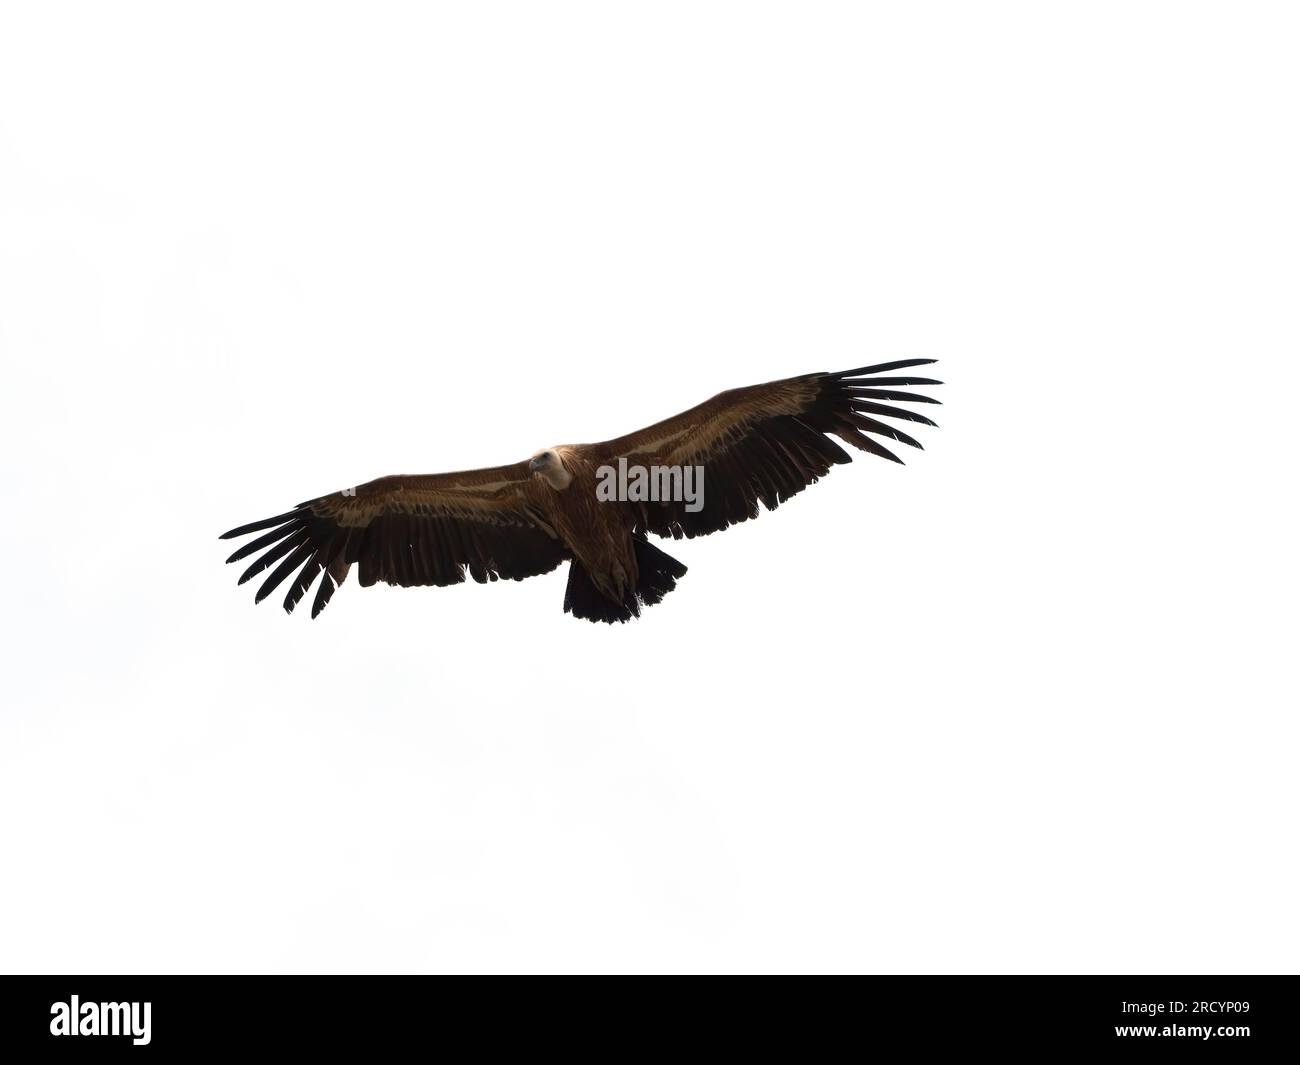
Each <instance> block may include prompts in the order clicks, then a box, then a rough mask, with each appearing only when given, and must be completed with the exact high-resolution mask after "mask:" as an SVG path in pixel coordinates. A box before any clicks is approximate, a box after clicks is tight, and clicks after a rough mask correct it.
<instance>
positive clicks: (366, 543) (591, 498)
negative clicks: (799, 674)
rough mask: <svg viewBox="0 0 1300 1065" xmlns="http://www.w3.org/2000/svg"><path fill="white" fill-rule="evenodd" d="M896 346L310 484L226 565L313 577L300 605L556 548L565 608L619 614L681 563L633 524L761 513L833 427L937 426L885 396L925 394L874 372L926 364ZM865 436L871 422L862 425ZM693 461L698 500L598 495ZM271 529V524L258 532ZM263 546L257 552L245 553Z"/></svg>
mask: <svg viewBox="0 0 1300 1065" xmlns="http://www.w3.org/2000/svg"><path fill="white" fill-rule="evenodd" d="M933 361H934V360H933V359H905V360H902V361H899V362H890V363H882V364H881V365H879V366H865V367H861V368H859V369H856V370H847V371H845V372H843V373H837V374H828V373H815V374H805V375H804V376H802V377H790V378H786V379H785V380H781V381H772V382H769V383H768V384H762V385H751V386H749V387H748V388H736V389H732V390H731V391H728V392H723V393H721V394H719V395H717V396H714V397H713V398H712V399H711V400H709V401H707V402H706V403H701V404H700V405H699V406H698V407H692V408H691V409H690V410H688V411H685V412H683V413H682V414H679V415H677V416H676V417H675V418H669V419H667V420H666V421H662V422H658V423H656V424H655V425H651V426H649V427H647V428H645V429H642V430H640V431H639V432H636V433H632V434H631V435H629V436H623V437H619V438H618V439H616V440H607V441H605V442H604V443H600V444H575V445H564V446H560V447H554V448H548V449H546V450H544V451H541V452H538V453H537V455H535V456H534V457H533V458H532V460H531V461H527V462H517V463H515V464H514V465H511V466H495V467H492V468H489V469H482V470H469V471H466V472H463V473H439V474H430V475H417V476H395V477H381V478H379V479H378V480H377V481H370V482H369V483H367V484H363V485H359V486H358V487H356V488H354V489H345V490H343V491H341V492H334V493H332V494H330V495H324V496H319V497H318V498H316V499H310V500H308V501H307V502H305V503H301V504H299V505H298V506H297V507H295V508H294V509H293V510H291V511H287V512H286V513H284V514H280V515H277V516H276V517H274V518H267V519H265V520H263V521H257V522H253V523H251V524H249V525H243V526H240V527H239V528H237V529H231V530H230V531H229V532H227V533H224V534H223V535H222V539H229V538H231V537H236V536H245V535H247V534H249V533H263V535H261V536H259V537H257V538H256V539H254V540H252V541H251V542H249V543H247V544H245V545H244V546H243V547H241V548H240V549H239V550H238V551H236V552H235V553H234V554H233V555H231V556H230V558H228V559H227V560H226V561H227V562H238V561H240V560H242V559H245V558H248V557H250V556H253V555H256V556H257V557H256V558H255V560H254V561H253V562H252V563H251V564H250V565H249V566H248V568H247V569H246V570H245V571H244V573H243V576H241V577H240V579H239V583H240V584H243V583H244V582H245V581H247V580H250V579H252V578H253V577H255V576H257V575H259V574H261V573H263V572H265V571H267V570H270V571H271V572H270V574H269V575H268V576H267V577H266V578H264V580H263V583H262V586H261V587H260V588H259V589H258V592H257V601H258V602H261V601H262V600H263V599H265V598H266V597H267V596H268V595H270V594H271V592H273V591H274V590H275V589H276V588H277V587H279V586H280V585H281V584H284V583H285V581H286V580H287V581H288V591H287V594H286V595H285V598H284V608H285V610H289V611H292V610H293V608H294V607H295V606H297V604H298V602H299V601H300V600H301V599H302V598H303V597H304V596H305V595H306V594H307V592H308V591H309V590H310V588H311V586H312V583H313V582H315V581H317V578H319V583H318V584H317V586H316V593H315V596H314V598H313V600H312V609H311V616H312V617H315V616H316V615H317V614H319V613H320V612H321V611H322V610H323V609H325V605H326V604H327V603H328V602H329V600H330V597H331V596H332V595H333V594H334V590H335V588H337V587H338V586H339V585H340V584H342V583H343V582H344V580H346V579H347V576H348V573H349V572H350V571H351V569H352V567H353V566H356V567H357V572H358V579H359V581H360V583H361V584H362V586H363V587H364V586H366V585H370V584H374V583H375V582H376V581H385V582H387V583H388V584H397V585H401V586H402V587H410V586H411V585H419V584H438V585H446V584H459V583H460V582H462V581H463V580H464V579H465V575H466V573H468V574H469V575H470V576H471V577H473V578H474V580H476V581H478V582H479V583H484V582H486V581H489V580H497V579H498V578H501V577H507V578H510V579H511V580H523V579H524V578H525V577H533V576H536V575H537V574H540V573H549V572H550V571H551V570H553V569H555V567H556V566H558V565H559V564H560V563H561V562H564V561H565V560H566V559H567V560H569V583H568V587H567V589H566V591H565V597H564V609H565V611H568V612H572V613H573V614H574V615H575V616H577V617H581V618H587V619H588V620H591V621H605V622H614V621H627V620H629V619H630V618H633V617H638V616H640V608H641V607H642V606H649V605H653V604H654V603H657V602H659V600H660V599H662V598H663V597H664V596H665V595H667V594H668V592H670V591H672V590H673V589H674V588H675V587H676V586H677V579H678V578H679V577H681V576H682V575H683V574H684V573H685V572H686V567H685V566H683V565H682V564H681V563H680V562H678V561H677V560H676V559H674V558H671V557H669V556H668V555H666V554H664V552H662V551H660V550H659V549H658V548H657V547H655V546H654V545H652V544H651V543H650V542H649V541H648V540H647V539H646V536H647V534H648V533H654V534H655V535H657V536H671V537H672V538H674V539H681V538H682V537H687V538H690V537H695V536H705V535H707V534H709V533H712V532H717V531H718V530H720V529H725V528H726V527H727V526H728V525H733V524H735V523H737V522H742V521H746V520H747V519H749V518H756V517H758V513H759V504H760V503H761V504H762V505H763V506H765V507H767V509H768V510H775V509H776V507H777V506H778V505H779V504H780V503H783V502H785V500H787V499H789V498H790V497H791V496H792V495H795V494H796V493H798V492H801V491H803V489H804V488H806V487H807V486H808V485H810V484H812V483H813V482H815V481H816V480H817V479H818V478H819V477H824V476H825V475H826V474H827V473H829V472H830V468H831V467H832V466H834V465H837V464H839V463H844V462H849V461H850V458H849V455H848V453H847V452H846V451H845V450H844V449H843V448H841V447H840V446H839V445H838V444H837V443H836V442H835V441H834V440H832V439H830V437H832V436H833V437H836V438H838V439H839V440H842V441H844V442H845V443H847V444H850V445H852V446H853V447H855V448H857V449H858V450H860V451H866V452H868V453H870V454H873V455H878V456H880V457H881V458H886V459H890V460H892V461H894V462H901V461H902V460H901V459H899V458H898V457H897V456H896V455H894V454H893V453H892V452H891V451H890V450H888V449H887V448H886V447H885V446H884V445H883V444H881V443H880V442H879V441H878V440H877V439H876V437H878V436H879V437H884V438H886V439H889V440H894V441H898V442H900V443H903V444H908V445H910V446H912V447H918V448H919V447H920V446H921V445H920V444H919V443H917V441H915V440H913V439H912V437H910V436H908V435H907V434H906V433H904V432H903V431H902V430H900V429H897V428H895V427H894V426H893V425H890V424H887V423H886V422H882V421H880V420H879V418H882V417H884V418H891V419H895V420H903V421H911V422H919V423H921V424H924V425H933V424H934V423H933V422H932V421H930V419H929V418H926V417H925V416H924V415H921V414H917V413H916V412H914V411H911V410H907V409H906V408H903V407H897V406H893V405H892V404H894V403H937V402H938V400H935V399H932V398H931V397H929V396H924V395H920V394H918V393H914V392H904V391H897V389H898V388H903V387H908V386H915V385H937V384H939V383H940V382H938V381H934V380H931V379H929V378H925V377H914V376H911V375H904V376H881V375H885V374H889V373H891V372H892V371H897V370H906V369H910V368H912V367H915V366H922V365H925V364H927V363H931V362H933ZM868 434H871V435H868ZM620 459H622V460H625V461H626V462H627V463H629V464H635V465H638V466H642V467H652V466H658V467H667V466H672V467H688V466H694V467H699V468H700V469H702V470H703V499H702V505H701V506H699V507H698V508H693V507H691V506H689V505H688V502H687V501H685V500H677V501H672V500H669V501H659V502H652V501H649V500H638V501H621V502H620V501H605V500H602V499H600V498H598V493H597V485H598V479H599V477H600V472H599V471H600V470H601V468H602V467H612V466H614V465H616V464H617V463H618V462H619V460H620ZM266 530H269V531H266ZM258 552H261V554H258Z"/></svg>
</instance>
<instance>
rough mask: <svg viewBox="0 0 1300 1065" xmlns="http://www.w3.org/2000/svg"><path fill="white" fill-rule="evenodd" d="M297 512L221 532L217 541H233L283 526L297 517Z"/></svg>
mask: <svg viewBox="0 0 1300 1065" xmlns="http://www.w3.org/2000/svg"><path fill="white" fill-rule="evenodd" d="M297 515H298V511H297V510H291V511H289V512H288V513H287V514H277V515H276V516H275V517H274V518H263V519H262V520H261V521H253V522H249V523H248V524H247V525H241V526H239V528H237V529H231V530H230V531H229V532H223V533H222V534H221V535H220V536H218V537H217V539H218V540H233V539H234V538H235V537H236V536H247V535H248V534H249V533H252V532H261V531H262V530H263V529H269V528H271V527H272V526H273V525H283V524H284V523H285V522H286V521H290V520H292V519H293V518H295V517H297Z"/></svg>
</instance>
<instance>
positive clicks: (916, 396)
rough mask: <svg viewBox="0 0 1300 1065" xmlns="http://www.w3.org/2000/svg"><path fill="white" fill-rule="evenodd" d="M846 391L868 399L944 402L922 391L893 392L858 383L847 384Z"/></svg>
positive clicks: (897, 401)
mask: <svg viewBox="0 0 1300 1065" xmlns="http://www.w3.org/2000/svg"><path fill="white" fill-rule="evenodd" d="M843 387H844V391H845V392H847V393H848V394H849V395H851V396H865V397H866V398H867V399H892V400H893V401H894V402H895V403H942V402H943V401H942V400H938V399H935V398H934V397H933V396H923V395H921V393H920V392H893V391H891V390H889V389H887V388H862V387H860V386H858V385H845V386H843Z"/></svg>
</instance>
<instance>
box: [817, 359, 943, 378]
mask: <svg viewBox="0 0 1300 1065" xmlns="http://www.w3.org/2000/svg"><path fill="white" fill-rule="evenodd" d="M938 361H939V360H938V359H896V360H895V361H894V362H878V363H876V365H875V366H859V367H858V368H857V369H856V370H844V371H842V372H841V373H837V374H835V375H834V376H836V377H860V376H862V375H863V374H869V373H885V372H886V371H887V370H905V369H907V368H908V367H909V366H929V365H930V364H931V363H933V362H938Z"/></svg>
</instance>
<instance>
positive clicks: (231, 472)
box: [0, 2, 1300, 972]
mask: <svg viewBox="0 0 1300 1065" xmlns="http://www.w3.org/2000/svg"><path fill="white" fill-rule="evenodd" d="M1297 29H1298V26H1297V23H1296V16H1295V14H1294V8H1293V7H1290V8H1288V5H1283V4H1278V5H1265V4H1248V5H1242V4H1218V5H1215V4H1134V3H1123V4H1079V5H1075V6H1072V7H1067V6H1066V5H1059V4H1057V5H1040V4H1033V3H1024V4H993V5H968V4H916V3H909V4H896V5H894V4H890V5H866V4H846V5H829V4H826V5H809V4H804V3H800V4H701V3H698V2H692V3H689V4H666V3H658V4H654V5H629V4H608V3H592V4H567V5H565V4H547V5H537V4H518V5H515V4H489V3H478V4H473V5H455V6H452V5H441V6H435V5H428V4H419V5H410V6H385V5H376V4H364V5H362V4H355V5H338V4H334V5H324V4H310V5H308V4H303V5H290V4H280V5H268V4H264V3H259V4H248V5H238V4H221V5H210V6H208V7H207V9H206V10H200V9H199V7H198V5H171V4H151V5H145V4H116V5H111V6H109V5H99V4H86V5H68V4H41V5H35V4H31V5H7V6H6V7H5V8H4V13H3V16H2V17H0V357H2V358H3V389H2V391H0V445H2V446H0V475H2V476H3V483H4V486H5V492H4V498H5V505H4V515H5V520H4V521H3V523H0V547H2V548H3V551H4V556H5V558H6V559H7V560H8V566H7V568H6V578H5V582H6V583H5V592H4V596H3V607H2V608H0V626H2V631H0V656H2V659H3V670H4V675H3V694H4V702H3V709H2V711H0V861H2V862H3V876H2V877H0V967H3V969H5V970H17V971H29V970H30V971H51V972H53V971H119V970H122V971H173V970H175V971H259V972H260V971H295V972H297V971H311V972H315V971H358V970H359V971H372V970H376V971H389V970H396V971H423V970H473V971H494V970H510V971H516V970H523V971H538V970H542V971H553V970H559V971H574V970H617V971H621V970H638V971H639V970H656V971H657V970H667V971H680V970H685V971H699V970H724V971H734V970H739V971H766V970H817V971H821V970H832V971H841V970H844V971H849V970H852V971H892V972H922V971H942V972H984V971H991V972H1011V971H1047V972H1060V971H1064V972H1071V971H1074V972H1093V971H1116V972H1214V971H1220V972H1239V971H1295V969H1296V966H1297V958H1298V952H1297V948H1298V947H1300V917H1298V916H1297V909H1296V906H1295V900H1296V898H1297V896H1298V895H1300V859H1298V858H1297V854H1296V844H1295V827H1296V814H1297V800H1298V799H1300V783H1298V781H1297V772H1296V762H1297V741H1298V740H1300V726H1298V725H1297V720H1296V712H1297V708H1298V700H1297V691H1296V675H1295V649H1296V637H1297V626H1296V602H1297V591H1300V589H1298V587H1297V584H1298V582H1297V572H1296V552H1295V544H1296V542H1297V531H1298V530H1297V522H1296V513H1295V493H1296V487H1295V485H1296V475H1295V461H1294V460H1295V457H1296V443H1295V430H1294V425H1295V413H1294V405H1295V394H1296V389H1297V385H1300V372H1298V371H1297V361H1296V359H1297V354H1298V348H1300V344H1298V343H1297V329H1296V302H1295V300H1296V294H1297V291H1300V289H1298V283H1300V268H1298V267H1297V246H1298V238H1300V224H1298V222H1300V218H1298V213H1300V212H1298V210H1297V203H1298V200H1297V189H1300V165H1298V160H1297V147H1296V136H1295V132H1296V100H1297V99H1298V98H1300V75H1298V74H1297V67H1296V64H1295V54H1296V46H1297ZM908 356H932V357H937V358H939V359H940V360H941V363H940V365H939V366H938V367H937V368H936V376H939V377H942V378H943V379H944V380H945V381H946V382H947V384H946V385H945V386H944V387H943V388H942V389H941V390H940V393H941V395H942V398H943V400H944V401H945V404H946V405H945V406H944V407H942V408H939V409H938V415H937V416H938V419H939V421H940V422H941V425H942V428H941V429H939V430H937V431H935V430H923V431H922V432H921V433H920V434H918V435H920V436H922V437H923V439H924V443H925V444H926V446H927V450H926V451H925V452H924V453H915V452H914V453H910V454H908V455H906V456H905V457H906V458H907V460H908V465H907V466H906V467H894V466H891V465H890V464H887V463H884V462H880V461H877V460H874V459H871V458H869V457H867V456H862V457H861V460H860V461H855V462H854V464H853V465H852V466H849V467H845V468H839V469H836V470H835V472H834V474H833V476H831V477H830V478H829V479H828V480H827V481H826V482H824V483H822V484H818V485H816V486H814V487H813V488H811V489H809V490H808V491H807V492H806V493H805V494H803V495H801V496H799V497H798V498H797V499H796V500H794V501H792V502H791V503H789V504H787V505H786V506H784V507H782V508H781V510H779V511H778V512H777V513H775V514H771V515H768V514H765V515H764V516H763V517H762V518H760V520H759V521H757V522H755V523H752V524H748V525H745V526H742V527H740V528H737V529H732V530H729V531H728V532H726V533H724V534H721V535H716V536H712V537H709V538H707V539H701V540H697V541H693V542H682V543H676V544H671V545H667V546H668V550H669V551H670V553H672V554H673V555H675V556H676V557H678V558H680V559H681V560H682V561H683V562H685V563H686V564H687V565H688V566H690V573H689V574H688V575H687V576H686V578H685V579H684V580H683V581H682V582H681V583H680V585H679V587H678V590H677V591H676V592H674V593H673V594H672V595H671V596H670V597H669V598H668V599H667V600H666V601H665V602H664V603H663V604H662V605H660V606H658V607H655V608H653V609H651V610H649V611H648V612H647V613H646V615H645V616H644V617H643V618H642V620H640V621H639V622H636V623H634V624H631V625H627V626H622V627H614V628H607V627H603V626H601V627H597V626H594V625H590V624H587V623H583V622H578V621H575V620H574V619H572V618H570V617H568V616H565V615H564V614H562V613H561V602H562V599H563V591H564V576H563V574H562V573H556V574H552V575H550V576H547V577H543V578H537V579H534V580H531V581H528V582H525V583H522V584H516V583H502V584H496V585H492V586H488V587H479V586H477V585H474V584H468V585H465V586H460V587H456V588H450V589H407V590H404V589H389V588H372V589H364V590H363V589H361V588H360V587H359V585H357V583H356V582H355V579H353V580H350V581H349V582H348V583H347V584H346V585H345V586H344V587H343V588H342V589H340V591H339V592H338V594H337V595H336V596H335V598H334V600H333V601H332V603H331V604H330V607H329V609H328V610H327V611H326V612H325V614H324V615H323V616H322V617H321V618H320V619H319V620H317V621H315V622H312V621H310V620H309V619H308V616H307V610H306V605H309V604H305V605H304V607H303V608H301V609H300V610H299V612H297V613H295V615H294V616H293V617H286V616H285V615H284V613H283V612H282V611H281V610H280V608H279V605H278V597H277V598H275V599H272V600H271V601H268V602H267V603H264V604H262V605H261V606H259V607H254V605H253V602H252V599H253V592H254V589H255V586H254V585H248V586H245V587H243V588H237V587H236V586H235V580H236V577H237V576H238V570H237V568H236V567H233V566H230V567H227V566H224V565H223V560H224V558H225V557H226V555H227V554H228V553H229V552H230V551H231V550H232V545H231V544H229V543H222V542H218V541H217V539H216V536H217V534H218V533H220V532H221V531H222V530H224V529H227V528H229V527H231V526H233V525H236V524H239V523H242V522H247V521H252V520H254V519H257V518H261V517H265V516H268V515H270V514H273V513H278V512H280V511H282V510H284V509H286V508H287V507H289V506H292V505H293V504H295V503H297V502H298V501H299V500H301V499H304V498H307V497H310V496H314V495H317V494H320V493H323V492H326V491H332V490H336V489H338V488H340V487H343V486H345V485H351V484H355V483H357V482H360V481H364V480H368V479H370V478H372V477H375V476H378V475H381V474H385V473H402V472H430V471H439V470H451V469H461V468H465V467H470V466H480V465H490V464H496V463H499V462H507V461H514V460H517V459H520V458H523V457H526V456H527V455H529V454H530V453H531V452H533V451H534V450H536V449H537V448H539V447H541V446H545V445H550V444H554V443H562V442H579V441H587V440H598V439H603V438H606V437H609V436H614V435H618V434H621V433H624V432H627V431H630V430H633V429H636V428H638V427H640V426H642V425H644V424H647V423H649V422H651V421H654V420H657V419H659V418H661V417H664V416H667V415H669V414H672V413H675V412H676V411H678V410H681V409H683V408H685V407H687V406H690V405H693V404H694V403H696V402H698V401H700V400H703V399H705V398H707V397H708V396H710V395H712V394H713V393H715V392H718V391H720V390H721V389H724V388H728V387H733V386H737V385H742V384H749V383H753V382H757V381H764V380H769V379H772V378H774V377H783V376H788V375H791V374H796V373H804V372H808V371H812V370H819V369H826V370H837V369H844V368H847V367H850V366H856V365H861V364H863V363H869V362H875V361H883V360H889V359H895V358H902V357H908ZM706 490H707V484H706Z"/></svg>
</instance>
